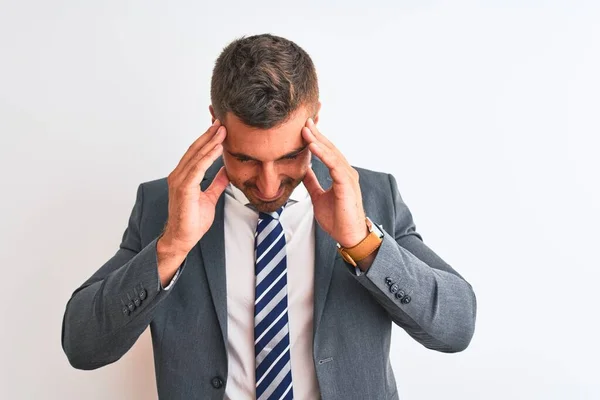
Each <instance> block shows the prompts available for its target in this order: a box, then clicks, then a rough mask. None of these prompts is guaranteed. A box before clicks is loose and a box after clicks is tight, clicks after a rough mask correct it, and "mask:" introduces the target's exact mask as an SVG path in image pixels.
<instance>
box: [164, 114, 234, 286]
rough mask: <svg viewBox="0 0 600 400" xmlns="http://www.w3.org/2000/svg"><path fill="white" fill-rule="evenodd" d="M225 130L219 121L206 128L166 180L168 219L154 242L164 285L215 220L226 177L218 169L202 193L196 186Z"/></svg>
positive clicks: (214, 156) (216, 153)
mask: <svg viewBox="0 0 600 400" xmlns="http://www.w3.org/2000/svg"><path fill="white" fill-rule="evenodd" d="M226 135H227V132H226V129H225V127H224V126H222V125H221V123H220V121H219V120H216V121H215V123H214V124H213V125H212V126H211V127H210V128H208V130H207V131H206V132H205V133H204V134H202V135H201V136H200V137H199V138H198V139H197V140H196V141H195V142H194V143H193V144H192V145H191V146H190V147H189V149H188V150H187V152H186V153H185V154H184V155H183V157H182V158H181V160H180V161H179V164H178V165H177V167H176V168H175V169H174V170H173V172H171V174H169V176H168V177H167V183H168V186H169V216H168V219H167V223H166V225H165V229H164V232H163V233H162V235H161V237H160V238H159V240H158V242H157V245H156V247H157V253H158V270H159V275H160V279H161V283H162V284H163V286H165V285H166V284H167V283H168V282H169V281H170V280H171V278H172V277H173V276H174V275H175V272H177V268H178V267H179V265H180V264H181V263H182V262H183V260H184V259H185V257H186V256H187V254H188V253H189V252H190V250H191V249H192V248H193V247H194V246H195V245H196V243H198V241H199V240H200V239H201V238H202V236H204V234H205V233H206V231H208V229H209V228H210V226H211V225H212V223H213V220H214V218H215V206H216V204H217V201H218V199H219V197H220V196H221V194H222V193H223V191H224V190H225V187H226V186H227V184H228V183H229V178H228V177H227V173H226V172H225V167H222V168H221V169H220V170H219V172H218V173H217V175H216V176H215V178H214V180H213V181H212V183H211V184H210V186H209V187H208V188H207V189H206V190H205V191H204V192H203V191H202V190H201V189H200V183H201V182H202V179H203V178H204V174H205V173H206V170H207V169H208V168H209V167H210V166H211V165H212V164H213V163H214V161H215V160H216V159H217V158H219V156H220V155H221V154H222V153H223V145H222V143H223V140H224V139H225V136H226Z"/></svg>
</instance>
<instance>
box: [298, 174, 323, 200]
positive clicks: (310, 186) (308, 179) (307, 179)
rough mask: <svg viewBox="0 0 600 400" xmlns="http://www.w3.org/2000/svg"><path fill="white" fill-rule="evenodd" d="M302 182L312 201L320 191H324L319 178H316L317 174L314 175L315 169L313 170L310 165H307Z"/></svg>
mask: <svg viewBox="0 0 600 400" xmlns="http://www.w3.org/2000/svg"><path fill="white" fill-rule="evenodd" d="M302 182H303V183H304V186H305V187H306V190H307V191H308V194H309V195H310V198H311V199H312V201H313V202H314V201H315V200H316V198H317V197H318V196H319V195H320V194H321V193H323V192H324V190H323V188H322V187H321V184H320V183H319V180H318V179H317V176H316V175H315V171H313V170H312V168H310V167H308V171H307V172H306V175H304V179H302Z"/></svg>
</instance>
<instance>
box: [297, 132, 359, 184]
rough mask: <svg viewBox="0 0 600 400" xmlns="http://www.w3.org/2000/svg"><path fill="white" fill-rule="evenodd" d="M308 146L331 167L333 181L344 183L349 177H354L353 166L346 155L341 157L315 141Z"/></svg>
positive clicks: (330, 173) (330, 172)
mask: <svg viewBox="0 0 600 400" xmlns="http://www.w3.org/2000/svg"><path fill="white" fill-rule="evenodd" d="M308 147H309V149H310V151H311V152H312V153H314V154H315V155H316V156H317V157H319V159H320V160H321V161H323V164H325V165H326V166H327V168H329V175H331V179H333V182H335V183H344V182H346V181H348V179H352V172H351V170H352V169H353V168H352V167H351V166H350V164H348V162H347V161H346V159H345V158H344V157H341V159H340V157H338V155H337V154H336V153H334V152H333V151H331V150H330V149H328V148H326V147H323V145H322V144H321V143H317V142H315V141H313V142H311V143H310V144H309V145H308Z"/></svg>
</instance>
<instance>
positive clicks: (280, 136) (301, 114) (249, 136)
mask: <svg viewBox="0 0 600 400" xmlns="http://www.w3.org/2000/svg"><path fill="white" fill-rule="evenodd" d="M308 116H309V115H308V111H307V110H306V109H305V108H304V107H301V108H299V109H298V110H296V111H295V112H294V113H293V114H292V115H291V117H290V118H289V119H288V120H287V121H286V122H284V123H283V124H280V125H278V126H275V127H272V128H269V129H259V128H254V127H250V126H247V125H245V124H244V123H242V121H241V120H240V119H239V118H238V117H236V116H235V115H234V114H232V113H227V116H226V118H225V121H224V122H223V125H225V127H226V128H227V137H226V138H225V141H224V142H223V145H224V147H225V148H226V149H227V150H228V151H230V152H235V153H244V154H245V155H248V156H252V157H254V158H256V159H260V160H265V161H266V160H269V159H271V158H272V159H276V158H277V157H279V156H281V155H283V154H285V153H289V152H290V151H293V150H295V149H297V148H298V147H299V146H302V145H303V144H304V140H303V138H302V127H304V125H305V124H306V119H307V118H308Z"/></svg>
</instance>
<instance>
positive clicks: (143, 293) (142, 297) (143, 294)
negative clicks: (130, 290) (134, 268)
mask: <svg viewBox="0 0 600 400" xmlns="http://www.w3.org/2000/svg"><path fill="white" fill-rule="evenodd" d="M146 295H147V293H146V289H142V290H140V300H144V299H145V298H146Z"/></svg>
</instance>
